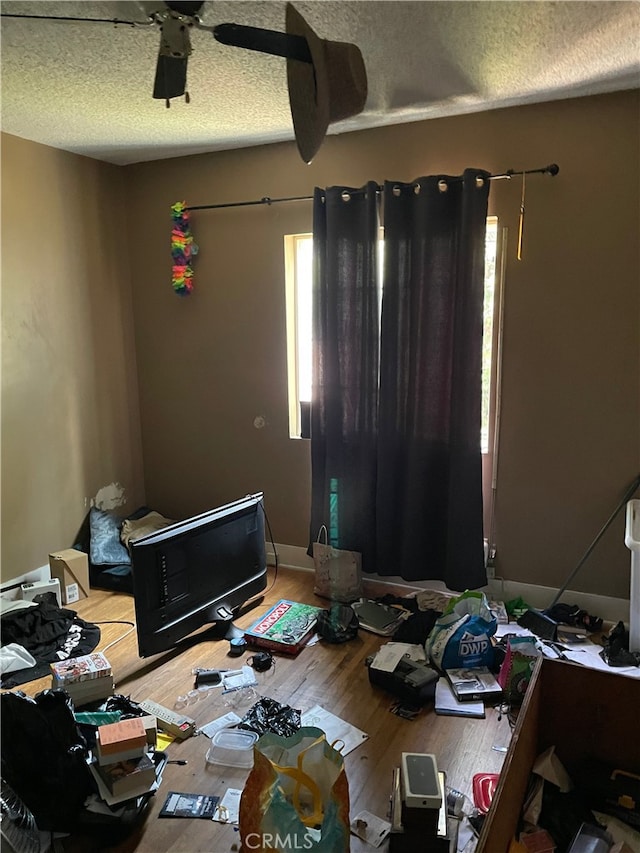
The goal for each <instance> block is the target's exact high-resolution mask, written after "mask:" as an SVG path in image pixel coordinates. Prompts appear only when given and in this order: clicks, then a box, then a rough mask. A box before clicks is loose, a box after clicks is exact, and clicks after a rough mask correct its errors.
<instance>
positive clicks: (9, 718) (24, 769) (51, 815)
mask: <svg viewBox="0 0 640 853" xmlns="http://www.w3.org/2000/svg"><path fill="white" fill-rule="evenodd" d="M0 702H1V705H0V709H1V710H0V723H1V732H2V778H3V779H4V780H6V782H8V784H9V785H10V786H11V788H12V789H13V790H14V791H15V792H16V794H17V795H18V796H19V797H20V799H21V800H22V801H23V802H24V804H25V805H26V806H27V808H28V809H29V810H30V811H31V813H32V814H33V816H34V818H35V820H36V823H37V825H38V829H40V830H46V831H52V832H70V831H71V830H72V829H73V827H74V825H75V823H76V819H77V817H78V815H79V813H80V811H81V810H82V807H83V804H84V801H85V799H86V798H87V797H88V796H89V795H90V794H91V793H92V792H93V791H94V790H95V788H94V784H93V779H92V777H91V773H90V771H89V768H88V766H87V763H86V758H87V744H86V741H85V739H84V737H83V735H82V734H81V733H80V730H79V728H78V726H77V724H76V721H75V719H74V716H73V703H72V702H71V700H70V698H69V696H68V695H67V693H66V692H65V691H64V690H43V691H42V692H41V693H38V695H37V696H36V697H35V699H31V698H30V697H29V696H26V695H25V694H24V693H22V691H15V692H13V693H3V694H2V695H1V696H0Z"/></svg>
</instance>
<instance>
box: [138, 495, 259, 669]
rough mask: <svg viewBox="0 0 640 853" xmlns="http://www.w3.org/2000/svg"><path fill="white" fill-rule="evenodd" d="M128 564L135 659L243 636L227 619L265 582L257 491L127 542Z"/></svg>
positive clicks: (233, 615)
mask: <svg viewBox="0 0 640 853" xmlns="http://www.w3.org/2000/svg"><path fill="white" fill-rule="evenodd" d="M131 561H132V574H133V595H134V602H135V611H136V629H137V634H138V653H139V655H140V657H149V656H150V655H155V654H158V653H160V652H164V651H167V650H169V649H172V648H174V647H176V646H179V645H182V643H184V644H185V645H186V644H191V643H193V642H199V641H200V640H204V639H213V638H218V639H224V638H226V639H231V638H232V637H234V636H242V632H241V631H239V630H238V629H236V628H235V626H234V625H233V621H232V620H233V619H234V618H235V617H236V616H237V615H238V613H239V611H240V610H241V608H242V607H243V605H245V604H246V602H247V601H248V600H249V599H251V598H252V596H256V595H258V593H260V592H261V591H262V590H264V589H265V587H266V585H267V559H266V547H265V524H264V504H263V495H262V493H258V494H254V495H247V497H245V498H242V499H241V500H238V501H234V502H233V503H229V504H225V505H224V506H220V507H218V508H216V509H212V510H210V511H209V512H205V513H202V514H201V515H196V516H194V517H193V518H188V519H185V520H184V521H179V522H177V523H176V524H172V525H170V526H169V527H165V528H163V529H162V530H160V531H158V532H157V533H152V534H150V535H149V536H145V537H143V538H141V539H138V540H136V541H134V542H132V543H131ZM261 600H262V599H259V600H258V601H256V602H255V604H258V603H259V602H260V601H261ZM205 626H208V628H209V630H208V631H204V632H203V631H200V633H198V634H197V635H195V636H192V635H193V634H194V632H195V631H198V630H199V629H201V628H203V627H205Z"/></svg>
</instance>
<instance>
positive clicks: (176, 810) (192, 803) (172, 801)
mask: <svg viewBox="0 0 640 853" xmlns="http://www.w3.org/2000/svg"><path fill="white" fill-rule="evenodd" d="M219 802H220V797H216V796H215V795H208V794H189V793H183V792H182V791H169V795H168V797H167V799H166V800H165V801H164V805H163V806H162V809H161V810H160V814H159V815H158V817H201V818H204V819H205V820H212V819H213V815H214V813H215V810H216V806H217V805H218V803H219Z"/></svg>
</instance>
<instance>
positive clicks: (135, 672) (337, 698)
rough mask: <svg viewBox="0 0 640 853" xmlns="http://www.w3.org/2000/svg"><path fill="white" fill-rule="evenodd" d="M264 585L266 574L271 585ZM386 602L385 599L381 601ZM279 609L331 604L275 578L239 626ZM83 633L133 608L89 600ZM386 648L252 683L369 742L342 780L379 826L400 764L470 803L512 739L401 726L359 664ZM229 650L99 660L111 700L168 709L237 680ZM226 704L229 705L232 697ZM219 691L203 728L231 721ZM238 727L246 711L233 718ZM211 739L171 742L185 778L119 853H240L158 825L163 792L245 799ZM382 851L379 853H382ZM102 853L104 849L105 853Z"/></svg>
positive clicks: (116, 632) (206, 828) (197, 830)
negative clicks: (438, 773) (416, 757)
mask: <svg viewBox="0 0 640 853" xmlns="http://www.w3.org/2000/svg"><path fill="white" fill-rule="evenodd" d="M270 574H271V573H270ZM380 594H382V593H380ZM280 598H290V599H293V600H297V601H303V602H308V603H312V604H320V605H321V606H326V605H327V602H325V601H324V600H323V599H319V598H318V597H316V596H314V594H313V575H312V574H311V573H308V572H301V571H294V570H285V569H280V570H279V572H278V577H277V581H276V583H275V585H274V586H273V587H272V588H271V589H270V590H269V591H268V592H267V595H266V598H265V601H264V603H263V604H262V605H261V606H260V607H259V608H258V609H256V610H255V611H253V612H251V613H248V614H246V615H245V616H243V617H242V618H240V619H239V620H238V621H237V623H236V624H237V625H238V626H239V627H242V628H246V627H248V626H249V624H250V623H251V622H253V621H254V620H255V619H256V618H258V616H260V613H261V612H264V611H265V610H266V609H267V608H268V607H269V606H270V605H271V604H275V603H276V602H277V601H278V600H279V599H280ZM73 607H74V609H76V610H77V612H78V614H79V615H80V616H81V617H82V618H83V619H86V620H88V621H90V622H95V623H106V622H108V621H109V620H130V621H133V620H134V608H133V599H132V598H131V597H130V596H126V595H121V594H117V593H110V592H104V591H101V590H92V593H91V596H90V597H89V598H88V599H85V600H83V601H81V602H78V603H77V604H76V605H74V606H73ZM100 628H101V630H102V639H101V642H100V644H99V646H98V651H102V650H104V648H105V647H106V646H107V645H108V644H109V643H111V642H112V641H113V640H115V639H116V638H118V637H120V636H121V635H122V634H124V633H125V631H126V630H127V629H128V626H126V625H119V624H100ZM384 642H386V638H382V637H378V636H376V635H374V634H370V633H367V632H365V631H360V633H359V635H358V637H357V639H355V640H352V641H351V642H348V643H345V644H343V645H330V644H326V643H317V644H316V645H314V646H311V647H308V648H305V649H303V650H302V652H301V653H300V654H299V655H298V657H297V658H291V659H289V658H287V657H285V656H282V655H279V656H278V657H277V662H276V667H275V671H270V672H266V673H261V674H260V673H258V674H257V675H256V677H257V679H258V685H257V688H256V689H257V691H258V692H259V693H260V694H261V695H265V696H270V697H271V698H273V699H276V700H277V701H279V702H282V703H287V704H289V705H291V706H293V707H295V708H298V709H300V710H302V711H305V710H308V709H309V708H311V707H313V706H314V705H316V704H320V705H322V706H323V707H324V708H326V709H327V710H329V711H332V712H333V713H334V714H337V715H338V716H340V717H342V718H343V719H345V720H347V721H348V722H350V723H352V724H353V725H354V726H357V727H358V728H360V729H362V730H363V731H365V732H367V734H368V735H369V739H368V740H367V741H365V742H364V743H363V744H362V745H361V746H359V747H357V749H355V750H354V751H353V752H351V753H350V754H349V755H347V756H346V758H345V769H346V773H347V778H348V780H349V789H350V801H351V817H352V818H353V817H355V815H356V814H358V812H360V811H361V810H363V809H366V810H367V811H370V812H373V813H374V814H376V815H378V816H380V817H383V818H386V817H387V811H388V805H389V794H390V790H391V780H392V773H393V768H394V767H396V766H397V765H398V764H399V762H400V754H401V753H402V752H430V753H434V754H435V755H436V758H437V762H438V766H439V769H440V770H443V771H445V772H446V774H447V784H449V785H450V786H451V787H454V788H457V789H458V790H460V791H462V792H463V793H466V794H467V795H468V796H471V791H472V778H473V775H474V774H475V773H480V772H492V773H495V772H499V771H500V768H501V765H502V762H503V758H504V755H503V754H502V753H499V752H496V751H494V750H493V749H492V745H493V744H494V743H496V742H497V741H498V740H500V739H501V740H502V741H505V740H506V739H508V736H509V726H508V722H507V720H506V718H503V719H502V720H499V719H498V714H497V712H496V711H495V710H494V709H492V708H487V718H486V719H484V720H477V719H464V718H458V717H444V716H438V715H436V714H435V713H434V712H433V709H432V706H428V707H427V709H425V710H423V711H422V713H421V714H420V715H419V716H418V717H417V718H416V719H415V720H413V721H409V720H405V719H402V718H400V717H398V716H396V715H394V714H392V713H390V711H389V708H390V706H391V705H392V703H393V701H394V699H393V697H392V696H391V695H390V694H389V693H387V692H385V691H384V690H382V689H380V688H378V687H373V686H372V685H371V684H370V683H369V679H368V675H367V668H366V666H365V663H364V661H365V658H366V657H367V656H368V655H370V654H373V653H374V652H375V651H376V650H377V649H378V648H379V646H380V645H381V644H382V643H384ZM227 650H228V643H227V642H225V641H221V642H216V641H208V642H207V641H205V642H202V643H200V644H198V645H195V646H193V647H192V648H190V649H188V650H186V651H184V652H182V653H181V654H179V655H176V654H173V653H167V654H164V655H157V656H155V657H153V658H146V659H140V658H139V657H138V653H137V641H136V635H135V632H133V633H131V634H129V635H128V636H127V637H125V638H124V639H123V640H121V641H120V642H118V643H117V644H116V645H114V646H112V647H111V648H110V649H108V651H107V652H106V654H107V657H108V659H109V661H110V663H111V665H112V668H113V672H114V676H115V681H116V691H117V692H118V693H121V694H123V695H127V696H130V697H131V698H132V699H134V700H136V701H142V700H143V699H153V700H154V701H156V702H159V703H161V704H162V705H165V706H167V707H169V708H173V705H174V702H175V699H176V697H177V696H178V695H180V694H185V693H187V692H188V691H189V690H191V689H192V688H193V681H194V676H193V675H192V669H193V668H194V667H197V666H200V667H208V668H236V667H237V666H239V665H240V664H241V663H242V662H243V660H244V659H246V657H248V654H247V655H244V656H243V658H235V659H234V658H229V657H227V654H226V653H227ZM49 686H50V679H48V678H43V679H40V680H39V681H33V682H30V683H28V684H25V685H22V686H21V688H20V689H22V690H24V692H25V693H27V694H29V695H32V696H33V695H35V694H36V693H37V692H39V691H40V690H43V689H45V688H47V687H49ZM231 696H232V697H233V694H231ZM226 698H227V697H223V696H222V695H221V694H220V691H219V690H210V691H208V692H207V693H206V694H205V695H204V698H202V699H200V700H199V701H198V702H196V703H195V704H193V705H189V706H188V707H187V708H186V709H185V712H186V713H188V714H189V715H190V716H192V717H193V718H194V719H195V720H196V722H197V723H198V724H199V725H205V724H206V723H208V722H210V721H211V720H213V719H215V718H216V717H219V716H221V715H222V714H225V713H227V712H228V711H229V710H233V708H230V707H229V706H228V705H226V704H225V699H226ZM236 710H237V712H238V713H239V714H240V715H241V716H242V714H243V713H244V711H245V710H247V709H246V708H244V707H241V708H239V709H236ZM208 745H209V739H208V738H207V737H206V736H205V735H199V736H196V737H192V738H189V739H188V740H186V741H183V742H182V743H178V742H175V743H173V744H171V746H170V747H169V748H168V753H169V758H170V759H177V758H180V759H186V760H187V762H188V763H187V765H186V766H179V765H174V764H169V765H168V766H167V767H166V768H165V770H164V775H163V780H162V784H161V786H160V788H159V790H158V791H157V793H156V795H155V797H153V798H152V802H151V805H150V807H149V809H148V811H147V815H146V818H145V820H144V822H143V823H142V825H141V826H140V827H139V828H138V829H137V830H136V831H134V832H133V833H132V835H131V836H130V837H129V838H128V839H127V840H126V842H124V843H122V844H120V845H119V846H118V847H117V848H109V849H114V850H118V851H132V850H139V851H149V853H159V851H172V853H196V851H206V853H226V851H231V849H232V845H233V844H238V847H239V834H238V832H237V830H236V829H234V828H233V827H231V826H227V825H224V824H219V823H216V822H213V821H205V820H185V819H158V812H159V810H160V808H161V806H162V803H163V802H164V800H165V797H166V795H167V793H168V792H169V791H170V790H174V791H189V792H201V793H211V794H217V795H222V794H223V793H224V791H225V790H226V789H227V788H229V787H231V788H242V787H243V785H244V782H245V780H246V777H247V775H248V771H246V770H245V771H241V770H237V769H233V768H223V767H217V766H214V765H207V763H206V761H205V754H206V751H207V747H208ZM64 846H65V850H69V851H71V850H72V851H91V853H93V851H96V850H97V849H99V848H98V847H97V846H96V840H95V838H94V839H92V840H91V841H86V840H82V839H74V840H73V841H72V839H68V840H67V841H66V842H65V845H64ZM387 846H388V845H387V843H385V844H384V845H383V846H382V848H380V849H381V850H382V851H385V850H386V849H387ZM103 849H108V848H103ZM351 850H352V851H353V853H365V851H367V853H370V851H371V850H372V848H371V847H370V846H369V845H367V844H365V843H364V842H363V841H360V839H358V838H355V837H354V836H352V843H351Z"/></svg>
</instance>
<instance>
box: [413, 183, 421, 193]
mask: <svg viewBox="0 0 640 853" xmlns="http://www.w3.org/2000/svg"><path fill="white" fill-rule="evenodd" d="M421 189H422V187H421V186H420V184H414V185H413V192H414V194H415V195H420V190H421Z"/></svg>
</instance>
